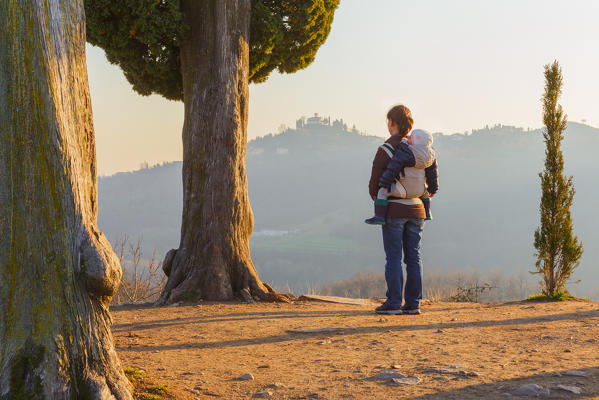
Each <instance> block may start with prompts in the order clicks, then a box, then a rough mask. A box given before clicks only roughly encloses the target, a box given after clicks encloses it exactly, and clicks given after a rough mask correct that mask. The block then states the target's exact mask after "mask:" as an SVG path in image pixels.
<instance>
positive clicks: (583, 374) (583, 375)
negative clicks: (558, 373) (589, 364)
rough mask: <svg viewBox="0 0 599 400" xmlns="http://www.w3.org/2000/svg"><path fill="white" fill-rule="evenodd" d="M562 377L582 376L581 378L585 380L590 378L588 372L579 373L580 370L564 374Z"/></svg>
mask: <svg viewBox="0 0 599 400" xmlns="http://www.w3.org/2000/svg"><path fill="white" fill-rule="evenodd" d="M562 375H566V376H580V377H583V378H586V377H588V375H587V374H586V372H583V371H578V370H574V369H573V370H570V371H565V372H562Z"/></svg>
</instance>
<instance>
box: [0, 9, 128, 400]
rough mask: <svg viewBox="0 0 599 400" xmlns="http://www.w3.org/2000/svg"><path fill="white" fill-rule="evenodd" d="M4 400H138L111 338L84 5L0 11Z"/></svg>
mask: <svg viewBox="0 0 599 400" xmlns="http://www.w3.org/2000/svg"><path fill="white" fill-rule="evenodd" d="M0 27H1V28H0V399H131V394H130V384H129V382H128V381H127V378H126V377H125V375H124V374H123V371H122V368H121V365H120V362H119V360H118V357H117V355H116V352H115V350H114V346H113V342H112V336H111V333H110V329H109V324H110V316H109V314H108V303H109V301H110V298H111V297H112V295H113V294H114V293H115V291H116V289H117V287H118V284H119V282H120V278H121V267H120V265H119V262H118V259H117V258H116V256H115V255H114V253H113V252H112V249H111V247H110V244H109V243H108V241H107V240H106V238H105V237H104V235H102V233H101V232H99V230H98V228H97V225H96V218H97V188H96V159H95V142H94V132H93V126H92V113H91V104H90V97H89V89H88V83H87V71H86V64H85V18H84V11H83V2H82V0H2V1H1V2H0Z"/></svg>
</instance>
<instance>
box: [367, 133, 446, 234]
mask: <svg viewBox="0 0 599 400" xmlns="http://www.w3.org/2000/svg"><path fill="white" fill-rule="evenodd" d="M432 144H433V136H432V135H431V134H430V133H429V132H427V131H424V130H422V129H414V130H413V131H412V134H411V135H410V136H408V137H407V138H405V139H403V140H402V142H401V143H400V145H399V146H398V148H397V149H395V148H393V146H392V145H391V144H389V143H385V144H383V145H382V146H381V148H382V149H383V150H384V151H386V152H387V154H388V155H389V157H390V158H391V160H390V161H389V164H387V169H386V170H385V172H383V174H382V176H381V178H380V180H379V188H380V189H379V192H378V195H377V198H376V200H375V202H374V214H375V216H374V217H372V218H369V219H367V220H365V221H364V222H366V223H367V224H371V225H384V224H385V221H386V215H387V206H388V204H389V201H393V200H388V199H389V197H391V198H400V199H413V198H420V199H421V200H422V202H423V203H424V209H425V211H426V219H427V220H431V219H432V216H431V212H430V197H432V196H433V195H434V194H435V193H436V192H437V190H438V186H439V185H438V178H437V161H436V159H435V151H434V150H433V148H432V147H431V146H432Z"/></svg>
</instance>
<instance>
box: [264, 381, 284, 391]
mask: <svg viewBox="0 0 599 400" xmlns="http://www.w3.org/2000/svg"><path fill="white" fill-rule="evenodd" d="M284 387H285V385H283V384H282V383H279V382H275V383H271V384H270V385H268V386H267V388H269V389H281V388H284Z"/></svg>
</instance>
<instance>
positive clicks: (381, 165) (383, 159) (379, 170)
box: [368, 147, 389, 200]
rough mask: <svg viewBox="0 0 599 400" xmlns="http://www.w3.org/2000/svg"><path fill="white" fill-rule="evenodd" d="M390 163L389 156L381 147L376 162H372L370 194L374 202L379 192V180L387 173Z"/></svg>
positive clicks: (369, 184) (375, 158) (375, 157)
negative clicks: (386, 169)
mask: <svg viewBox="0 0 599 400" xmlns="http://www.w3.org/2000/svg"><path fill="white" fill-rule="evenodd" d="M388 163H389V156H388V155H387V153H385V151H384V150H383V149H381V148H380V147H379V149H378V151H377V152H376V155H375V156H374V160H373V161H372V171H371V173H370V181H369V182H368V192H369V193H370V197H371V198H372V199H373V200H374V199H376V196H377V194H378V192H379V179H380V178H381V175H382V174H383V172H384V171H385V168H386V167H387V164H388Z"/></svg>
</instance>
